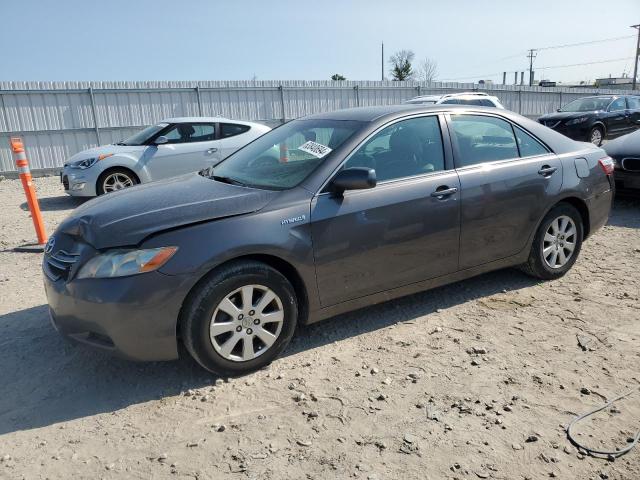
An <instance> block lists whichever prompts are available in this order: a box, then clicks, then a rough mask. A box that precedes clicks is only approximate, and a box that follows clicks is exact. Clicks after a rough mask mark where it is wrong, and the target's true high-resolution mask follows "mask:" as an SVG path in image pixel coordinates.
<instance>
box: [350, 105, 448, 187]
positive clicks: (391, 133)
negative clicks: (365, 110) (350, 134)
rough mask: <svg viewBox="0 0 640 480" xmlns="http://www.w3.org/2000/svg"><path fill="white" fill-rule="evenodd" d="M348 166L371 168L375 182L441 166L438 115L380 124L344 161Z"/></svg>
mask: <svg viewBox="0 0 640 480" xmlns="http://www.w3.org/2000/svg"><path fill="white" fill-rule="evenodd" d="M351 167H366V168H373V169H374V170H375V171H376V178H377V180H378V182H384V181H386V180H394V179H397V178H403V177H411V176H415V175H423V174H425V173H430V172H436V171H440V170H444V153H443V149H442V136H441V134H440V125H439V122H438V117H437V116H435V115H431V116H428V117H419V118H412V119H409V120H403V121H400V122H396V123H394V124H392V125H389V126H388V127H385V128H383V129H382V130H380V131H379V132H378V133H376V134H375V135H374V136H373V137H371V138H370V139H369V140H367V141H366V142H365V143H364V144H363V145H362V146H360V147H359V148H358V150H357V151H356V152H355V153H354V154H353V156H351V158H349V160H347V162H346V163H345V164H344V168H351Z"/></svg>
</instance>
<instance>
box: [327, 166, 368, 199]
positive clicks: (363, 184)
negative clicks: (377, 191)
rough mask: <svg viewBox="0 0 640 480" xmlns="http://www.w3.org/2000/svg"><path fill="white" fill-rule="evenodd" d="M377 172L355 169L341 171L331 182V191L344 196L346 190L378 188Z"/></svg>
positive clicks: (362, 168) (360, 168)
mask: <svg viewBox="0 0 640 480" xmlns="http://www.w3.org/2000/svg"><path fill="white" fill-rule="evenodd" d="M376 182H377V181H376V171H375V170H374V169H373V168H364V167H353V168H347V169H345V170H340V171H339V172H338V174H337V175H336V176H335V177H334V178H333V180H332V181H331V186H330V188H331V191H332V192H333V193H334V194H336V195H342V194H343V193H344V191H345V190H363V189H365V188H373V187H375V186H376Z"/></svg>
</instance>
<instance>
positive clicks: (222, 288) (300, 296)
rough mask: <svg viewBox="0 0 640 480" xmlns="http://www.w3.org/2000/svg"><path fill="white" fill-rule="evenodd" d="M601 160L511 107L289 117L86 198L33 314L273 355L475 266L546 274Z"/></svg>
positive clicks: (555, 271)
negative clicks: (331, 324)
mask: <svg viewBox="0 0 640 480" xmlns="http://www.w3.org/2000/svg"><path fill="white" fill-rule="evenodd" d="M612 172H613V162H612V160H611V159H610V158H609V157H607V156H606V154H605V152H604V151H602V150H601V149H599V148H597V147H594V146H591V145H587V144H584V143H577V142H574V141H573V140H570V139H569V138H567V137H565V136H563V135H560V134H558V133H556V132H554V131H553V130H550V129H548V128H545V127H543V126H542V125H540V124H538V123H536V122H534V121H532V120H528V119H526V118H524V117H521V116H519V115H517V114H515V113H512V112H508V111H505V110H497V109H495V108H483V107H471V106H457V105H456V106H450V105H447V106H443V105H435V106H410V105H400V106H387V107H370V108H356V109H348V110H341V111H337V112H332V113H323V114H318V115H312V116H309V117H306V118H302V119H298V120H294V121H292V122H289V123H287V124H285V125H283V126H281V127H279V128H276V129H274V130H272V131H271V132H268V133H266V134H265V135H263V136H262V137H260V138H258V139H257V140H254V141H253V142H252V143H250V144H248V145H247V146H245V147H244V148H242V149H241V150H239V151H237V152H236V153H234V154H233V155H231V156H229V157H227V158H226V159H225V160H223V161H222V162H221V163H219V164H218V165H216V166H215V167H214V168H212V169H208V170H206V171H202V172H200V173H199V174H197V173H194V174H190V175H186V176H182V177H177V178H174V179H170V180H165V181H160V182H157V183H149V184H146V185H139V186H135V187H132V188H128V189H125V190H121V191H118V192H115V193H112V194H109V195H105V196H103V197H98V198H97V199H94V200H91V201H89V202H87V203H85V204H84V205H82V206H80V207H79V208H77V209H76V210H75V211H74V212H73V213H72V214H71V215H70V216H69V217H68V218H67V219H66V220H65V221H64V222H62V223H61V224H60V226H59V227H58V229H57V230H56V232H55V234H54V235H53V236H52V237H51V239H50V241H49V243H48V244H47V246H46V248H45V256H44V260H43V269H44V274H45V282H44V283H45V289H46V293H47V298H48V301H49V306H50V313H51V319H52V322H53V324H54V325H55V326H56V328H57V329H58V330H59V331H60V333H62V334H63V335H66V336H68V337H71V338H73V339H75V340H77V341H80V342H84V343H87V344H90V345H93V346H95V347H98V348H102V349H104V350H107V351H112V352H114V353H118V354H120V355H123V356H125V357H128V358H131V359H137V360H168V359H172V358H176V357H177V355H178V343H179V342H182V343H183V344H184V345H185V347H186V349H187V351H189V352H190V354H191V355H192V356H193V357H194V358H195V359H196V360H197V361H198V362H199V363H200V364H201V365H202V366H203V367H205V368H207V369H209V370H212V371H216V372H220V373H223V374H239V373H243V372H247V371H251V370H254V369H257V368H261V367H263V366H264V365H266V364H267V363H269V362H270V361H271V360H273V359H274V358H275V357H276V356H277V355H278V354H279V353H280V352H282V351H283V349H284V348H285V347H286V345H287V343H288V342H289V340H290V339H291V337H292V336H293V333H294V331H295V328H296V325H297V324H308V323H312V322H316V321H318V320H321V319H323V318H327V317H331V316H334V315H337V314H339V313H342V312H347V311H349V310H354V309H356V308H360V307H364V306H367V305H371V304H374V303H378V302H382V301H385V300H389V299H392V298H396V297H400V296H403V295H408V294H411V293H414V292H418V291H420V290H425V289H428V288H433V287H435V286H439V285H444V284H447V283H451V282H455V281H458V280H462V279H465V278H468V277H471V276H474V275H478V274H480V273H483V272H487V271H490V270H495V269H499V268H504V267H509V266H519V267H520V268H522V269H523V270H524V271H525V272H527V273H528V274H530V275H532V276H534V277H536V278H541V279H554V278H558V277H560V276H562V275H564V274H565V273H566V272H567V271H568V270H569V269H570V268H571V267H572V266H573V264H574V262H575V261H576V259H577V258H578V255H579V253H580V248H581V245H582V241H583V239H585V238H587V237H589V235H591V234H592V233H593V232H595V231H596V230H598V229H599V228H600V227H601V226H602V225H604V224H605V222H606V221H607V217H608V215H609V209H610V206H611V197H612V188H611V187H612V183H611V182H612V180H611V179H610V175H611V173H612Z"/></svg>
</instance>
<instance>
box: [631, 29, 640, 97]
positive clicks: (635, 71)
mask: <svg viewBox="0 0 640 480" xmlns="http://www.w3.org/2000/svg"><path fill="white" fill-rule="evenodd" d="M631 28H635V29H636V30H638V43H636V53H635V55H634V56H633V84H632V86H631V89H632V90H635V89H636V79H637V78H638V56H639V55H640V24H638V25H631Z"/></svg>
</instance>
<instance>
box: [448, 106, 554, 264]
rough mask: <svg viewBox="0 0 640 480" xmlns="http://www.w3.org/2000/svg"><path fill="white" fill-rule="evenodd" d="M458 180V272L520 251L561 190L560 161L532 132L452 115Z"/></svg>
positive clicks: (494, 120)
mask: <svg viewBox="0 0 640 480" xmlns="http://www.w3.org/2000/svg"><path fill="white" fill-rule="evenodd" d="M448 118H449V129H450V132H451V138H452V141H453V150H454V158H455V164H456V169H457V171H458V175H459V178H460V190H461V228H460V269H461V270H463V269H466V268H471V267H475V266H477V265H482V264H484V263H488V262H491V261H495V260H500V259H502V258H506V257H509V256H512V255H515V254H517V253H519V252H521V251H522V250H523V249H524V248H525V247H526V246H527V244H528V239H529V237H530V235H531V234H532V233H533V231H534V230H535V228H536V226H537V222H538V220H539V219H540V218H541V217H542V215H543V213H544V212H545V211H546V209H547V208H548V206H549V205H550V201H551V198H553V196H555V195H557V194H558V193H559V192H560V188H561V186H562V163H561V161H560V159H559V158H557V157H556V155H555V154H553V153H551V152H549V150H547V148H546V147H545V146H544V145H543V144H542V143H541V142H539V141H538V140H536V139H535V138H534V137H533V136H532V135H531V134H529V133H527V132H526V131H524V130H522V129H521V128H520V127H518V126H516V125H513V124H511V123H509V122H507V121H506V120H504V119H502V118H500V117H497V116H490V115H472V114H455V115H454V114H452V115H450V116H449V117H448Z"/></svg>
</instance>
